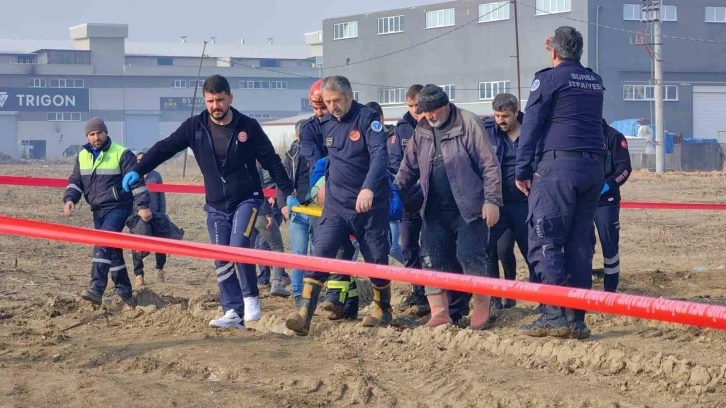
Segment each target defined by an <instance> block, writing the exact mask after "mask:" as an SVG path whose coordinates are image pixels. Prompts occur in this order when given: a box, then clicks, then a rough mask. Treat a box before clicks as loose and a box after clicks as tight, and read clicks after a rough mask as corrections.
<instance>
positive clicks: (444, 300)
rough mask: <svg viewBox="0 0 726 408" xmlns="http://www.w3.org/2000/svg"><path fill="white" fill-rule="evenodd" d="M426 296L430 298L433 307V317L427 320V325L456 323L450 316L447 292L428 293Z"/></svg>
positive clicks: (435, 325) (430, 304)
mask: <svg viewBox="0 0 726 408" xmlns="http://www.w3.org/2000/svg"><path fill="white" fill-rule="evenodd" d="M426 298H427V299H428V300H429V306H430V307H431V318H429V321H428V322H426V325H425V326H426V327H437V326H441V325H444V324H454V322H453V321H452V320H451V317H450V316H449V297H448V296H446V292H441V293H439V294H437V295H428V296H426Z"/></svg>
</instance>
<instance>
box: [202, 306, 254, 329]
mask: <svg viewBox="0 0 726 408" xmlns="http://www.w3.org/2000/svg"><path fill="white" fill-rule="evenodd" d="M209 325H210V326H212V327H232V328H235V329H243V330H244V328H245V326H244V324H242V318H241V317H239V315H238V314H237V312H235V311H234V310H232V309H230V310H227V313H225V314H224V316H222V317H220V318H219V319H214V320H210V321H209Z"/></svg>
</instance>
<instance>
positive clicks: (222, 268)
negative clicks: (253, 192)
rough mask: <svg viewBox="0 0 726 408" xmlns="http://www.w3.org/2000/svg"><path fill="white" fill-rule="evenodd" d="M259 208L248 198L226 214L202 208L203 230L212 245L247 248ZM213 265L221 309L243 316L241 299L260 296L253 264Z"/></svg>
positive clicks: (226, 262)
mask: <svg viewBox="0 0 726 408" xmlns="http://www.w3.org/2000/svg"><path fill="white" fill-rule="evenodd" d="M261 205H262V200H260V199H249V200H245V201H242V202H241V203H240V204H239V205H237V208H235V209H233V210H232V211H230V212H224V211H219V210H216V209H214V208H213V207H211V206H209V205H205V206H204V210H205V211H206V212H207V229H208V230H209V238H210V241H211V242H212V244H215V245H225V246H230V247H236V248H249V247H250V237H251V236H252V230H253V229H254V227H255V221H256V220H257V212H258V211H259V209H260V206H261ZM214 264H215V267H216V271H217V284H218V285H219V299H220V303H222V310H224V312H227V310H230V309H232V310H234V311H236V312H237V314H239V315H240V316H242V315H243V314H244V299H243V298H245V297H257V296H259V295H260V291H259V289H257V273H256V271H255V265H251V264H244V263H236V264H235V263H232V262H229V261H214ZM235 269H236V270H235ZM237 273H239V278H237Z"/></svg>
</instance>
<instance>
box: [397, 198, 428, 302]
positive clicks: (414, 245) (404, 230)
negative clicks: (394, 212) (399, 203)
mask: <svg viewBox="0 0 726 408" xmlns="http://www.w3.org/2000/svg"><path fill="white" fill-rule="evenodd" d="M422 223H423V220H422V219H421V214H419V213H418V212H416V213H413V214H407V215H406V216H404V217H403V219H402V220H401V223H400V224H399V227H400V231H401V250H402V253H403V266H405V267H406V268H414V269H421V245H420V242H421V226H422ZM412 290H413V294H414V295H415V296H416V298H417V299H418V302H419V306H426V305H428V302H427V301H426V295H425V293H424V287H423V286H421V285H412Z"/></svg>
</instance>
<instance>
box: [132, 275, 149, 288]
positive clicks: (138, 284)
mask: <svg viewBox="0 0 726 408" xmlns="http://www.w3.org/2000/svg"><path fill="white" fill-rule="evenodd" d="M134 284H135V285H136V289H141V288H143V287H144V286H145V285H146V282H144V275H136V280H135V282H134Z"/></svg>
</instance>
